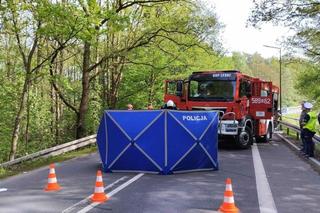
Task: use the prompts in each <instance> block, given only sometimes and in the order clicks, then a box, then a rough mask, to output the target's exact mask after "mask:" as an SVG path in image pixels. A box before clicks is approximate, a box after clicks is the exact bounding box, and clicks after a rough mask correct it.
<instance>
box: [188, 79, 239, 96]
mask: <svg viewBox="0 0 320 213" xmlns="http://www.w3.org/2000/svg"><path fill="white" fill-rule="evenodd" d="M235 89H236V81H235V80H205V79H193V80H192V79H191V80H190V84H189V99H190V100H191V101H233V99H234V95H235Z"/></svg>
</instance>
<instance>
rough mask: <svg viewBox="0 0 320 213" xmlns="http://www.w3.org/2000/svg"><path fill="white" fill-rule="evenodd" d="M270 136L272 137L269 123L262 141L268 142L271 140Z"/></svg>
mask: <svg viewBox="0 0 320 213" xmlns="http://www.w3.org/2000/svg"><path fill="white" fill-rule="evenodd" d="M271 138H272V127H271V125H270V124H269V126H268V130H267V134H266V135H265V136H264V137H263V138H262V142H264V143H268V142H270V141H271Z"/></svg>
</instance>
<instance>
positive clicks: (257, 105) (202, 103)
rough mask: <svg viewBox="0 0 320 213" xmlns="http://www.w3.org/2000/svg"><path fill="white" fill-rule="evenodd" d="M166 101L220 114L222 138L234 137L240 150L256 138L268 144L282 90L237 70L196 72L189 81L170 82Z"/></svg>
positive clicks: (219, 131)
mask: <svg viewBox="0 0 320 213" xmlns="http://www.w3.org/2000/svg"><path fill="white" fill-rule="evenodd" d="M165 84H166V85H165V96H164V101H165V102H167V101H168V100H172V101H173V102H174V103H175V104H176V106H177V108H178V109H180V110H215V111H218V112H219V115H220V116H219V118H220V122H219V129H218V134H219V138H226V137H232V138H234V139H235V140H234V141H235V142H236V144H237V145H238V146H239V147H240V148H249V147H250V146H251V144H252V143H253V138H256V139H259V140H262V141H265V142H267V141H269V140H270V139H271V137H272V133H273V131H274V128H275V123H276V121H277V118H278V114H277V112H278V111H277V108H278V95H279V88H278V87H276V86H274V85H272V82H270V81H264V80H261V79H259V78H254V77H250V76H248V75H245V74H243V73H241V72H240V71H237V70H227V71H203V72H193V73H192V75H190V77H189V78H188V79H186V80H167V81H166V82H165Z"/></svg>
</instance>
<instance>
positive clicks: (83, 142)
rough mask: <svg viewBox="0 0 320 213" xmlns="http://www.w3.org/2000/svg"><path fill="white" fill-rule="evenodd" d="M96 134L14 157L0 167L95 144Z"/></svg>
mask: <svg viewBox="0 0 320 213" xmlns="http://www.w3.org/2000/svg"><path fill="white" fill-rule="evenodd" d="M96 136H97V135H90V136H87V137H84V138H80V139H78V140H74V141H71V142H68V143H64V144H61V145H58V146H54V147H51V148H48V149H45V150H41V151H39V152H35V153H33V154H30V155H26V156H23V157H21V158H17V159H14V160H12V161H8V162H5V163H2V164H0V167H8V166H11V165H14V164H18V163H21V162H23V161H28V160H34V159H36V158H46V157H50V156H56V155H60V154H62V153H65V152H69V151H72V150H76V149H78V148H81V147H84V146H87V145H89V144H93V143H95V142H96Z"/></svg>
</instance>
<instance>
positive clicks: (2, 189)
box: [0, 188, 8, 192]
mask: <svg viewBox="0 0 320 213" xmlns="http://www.w3.org/2000/svg"><path fill="white" fill-rule="evenodd" d="M6 191H8V189H7V188H0V192H6Z"/></svg>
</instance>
